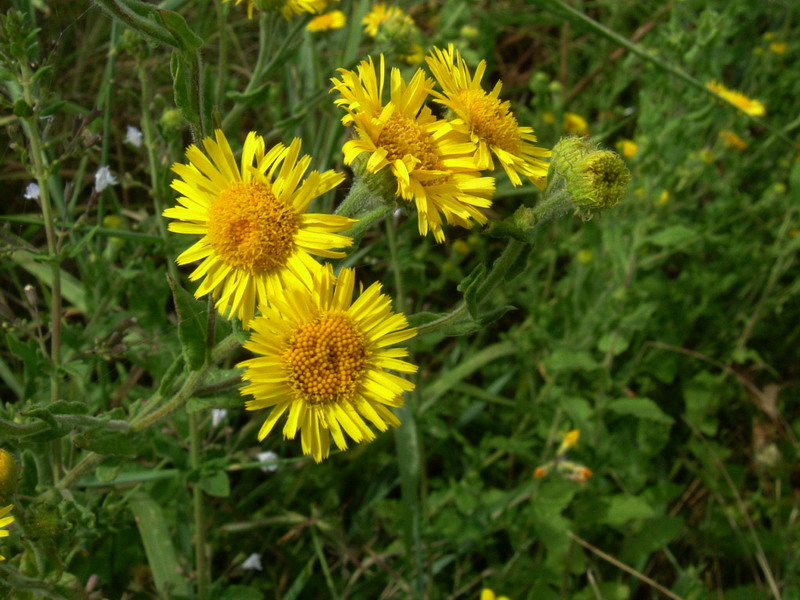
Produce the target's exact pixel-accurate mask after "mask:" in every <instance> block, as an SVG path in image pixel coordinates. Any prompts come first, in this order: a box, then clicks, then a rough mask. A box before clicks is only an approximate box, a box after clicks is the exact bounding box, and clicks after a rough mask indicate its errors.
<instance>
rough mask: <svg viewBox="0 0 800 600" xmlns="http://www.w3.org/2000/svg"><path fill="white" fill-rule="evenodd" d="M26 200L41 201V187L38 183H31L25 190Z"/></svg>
mask: <svg viewBox="0 0 800 600" xmlns="http://www.w3.org/2000/svg"><path fill="white" fill-rule="evenodd" d="M24 197H25V199H27V200H38V199H39V185H38V184H36V183H29V184H28V187H26V188H25V196H24Z"/></svg>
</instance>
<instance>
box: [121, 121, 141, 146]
mask: <svg viewBox="0 0 800 600" xmlns="http://www.w3.org/2000/svg"><path fill="white" fill-rule="evenodd" d="M124 141H125V143H126V144H130V145H131V146H135V147H136V148H141V147H142V130H141V129H139V128H138V127H134V126H133V125H128V127H127V128H126V129H125V140H124Z"/></svg>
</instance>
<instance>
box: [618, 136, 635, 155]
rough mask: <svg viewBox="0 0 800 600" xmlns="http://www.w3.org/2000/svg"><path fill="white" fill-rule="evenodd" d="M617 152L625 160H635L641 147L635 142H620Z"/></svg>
mask: <svg viewBox="0 0 800 600" xmlns="http://www.w3.org/2000/svg"><path fill="white" fill-rule="evenodd" d="M617 150H618V151H619V153H620V154H622V156H624V157H625V158H633V157H634V156H636V153H637V152H638V151H639V145H638V144H637V143H636V142H634V141H633V140H620V141H619V142H617Z"/></svg>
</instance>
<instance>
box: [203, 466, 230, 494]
mask: <svg viewBox="0 0 800 600" xmlns="http://www.w3.org/2000/svg"><path fill="white" fill-rule="evenodd" d="M200 489H202V490H203V491H204V492H205V493H206V494H208V495H209V496H215V497H217V498H227V497H228V496H230V495H231V484H230V481H229V480H228V474H227V473H226V472H225V471H217V472H216V473H213V474H212V475H208V476H206V477H203V478H202V479H201V480H200Z"/></svg>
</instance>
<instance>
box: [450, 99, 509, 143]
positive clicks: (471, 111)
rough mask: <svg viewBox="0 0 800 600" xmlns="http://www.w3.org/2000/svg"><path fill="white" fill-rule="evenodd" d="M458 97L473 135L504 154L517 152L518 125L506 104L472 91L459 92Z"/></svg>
mask: <svg viewBox="0 0 800 600" xmlns="http://www.w3.org/2000/svg"><path fill="white" fill-rule="evenodd" d="M458 97H459V100H461V104H463V105H464V108H465V111H466V117H467V118H466V119H465V120H466V122H467V125H469V126H470V127H471V128H472V131H473V133H475V135H477V136H478V137H479V138H481V139H482V140H484V141H485V142H486V143H487V144H489V145H490V146H497V147H498V148H501V149H503V150H505V151H506V152H512V153H516V152H517V151H519V131H518V129H519V124H518V123H517V118H516V117H515V116H514V115H513V114H512V113H511V111H510V110H509V109H508V106H509V105H508V102H501V101H500V99H499V98H493V97H492V96H490V95H488V94H487V93H486V92H484V91H483V90H474V89H467V90H460V91H459V93H458Z"/></svg>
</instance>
